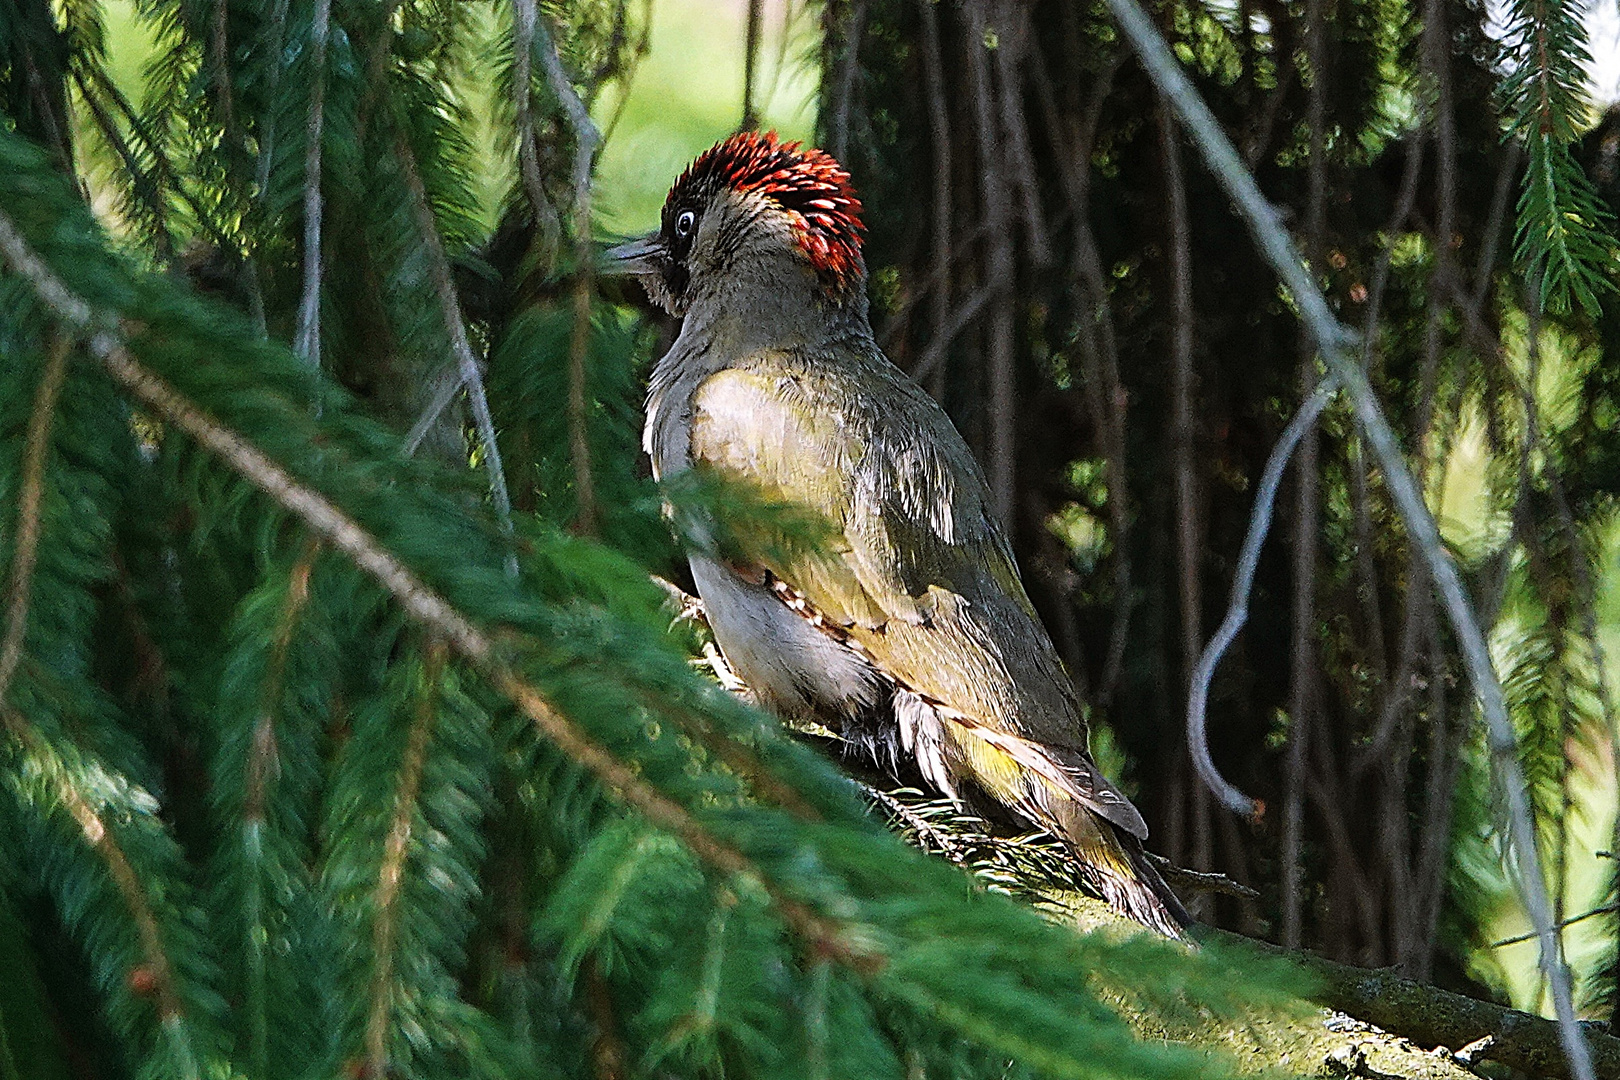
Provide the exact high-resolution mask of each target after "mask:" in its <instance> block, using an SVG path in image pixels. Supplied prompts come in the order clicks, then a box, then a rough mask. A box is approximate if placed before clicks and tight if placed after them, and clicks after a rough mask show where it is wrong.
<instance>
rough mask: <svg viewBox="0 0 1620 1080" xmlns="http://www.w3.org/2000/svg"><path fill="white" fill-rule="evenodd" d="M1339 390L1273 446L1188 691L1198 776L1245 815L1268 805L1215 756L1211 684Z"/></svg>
mask: <svg viewBox="0 0 1620 1080" xmlns="http://www.w3.org/2000/svg"><path fill="white" fill-rule="evenodd" d="M1336 389H1337V383H1336V381H1335V380H1334V379H1332V378H1328V379H1325V380H1323V381H1322V382H1321V383H1319V384H1318V385H1317V387H1316V389H1315V391H1313V392H1312V394H1311V396H1310V397H1308V398H1306V399H1305V401H1304V403H1303V404H1302V405H1300V407H1299V411H1298V412H1296V413H1295V414H1294V419H1293V420H1291V421H1289V424H1288V427H1287V428H1285V429H1284V430H1283V433H1282V437H1281V438H1279V439H1278V440H1277V445H1276V446H1274V447H1272V449H1271V457H1269V458H1268V459H1266V468H1265V471H1264V472H1263V473H1261V475H1260V486H1259V487H1258V488H1257V489H1256V490H1255V496H1254V509H1253V510H1251V511H1250V512H1249V531H1248V533H1247V534H1246V535H1245V536H1244V537H1243V548H1242V552H1241V554H1239V556H1238V565H1237V572H1236V573H1235V574H1233V575H1232V600H1231V603H1230V605H1229V606H1228V607H1227V610H1226V618H1225V620H1224V621H1222V623H1221V626H1220V629H1218V630H1216V631H1215V636H1214V637H1212V638H1210V639H1209V644H1208V645H1207V646H1206V647H1205V648H1204V655H1203V656H1201V657H1199V660H1198V667H1197V668H1196V669H1195V670H1194V672H1193V678H1192V686H1191V688H1190V689H1189V691H1188V693H1187V743H1188V747H1189V748H1190V749H1191V751H1192V757H1193V764H1195V765H1196V766H1197V767H1198V775H1199V776H1201V777H1203V779H1204V783H1206V784H1208V785H1209V787H1210V790H1212V791H1214V792H1215V795H1216V797H1217V798H1219V799H1220V801H1221V805H1223V806H1225V807H1226V808H1227V809H1228V810H1230V811H1232V812H1233V813H1234V814H1240V815H1242V816H1244V817H1250V816H1253V815H1255V814H1257V813H1258V812H1259V811H1260V810H1261V809H1263V808H1262V807H1261V806H1259V805H1258V804H1257V803H1255V801H1254V800H1252V799H1250V798H1249V797H1248V796H1247V795H1245V794H1243V793H1242V792H1241V791H1239V790H1238V789H1237V788H1235V787H1233V786H1232V785H1231V784H1229V783H1227V782H1226V780H1225V779H1224V778H1223V777H1222V776H1221V774H1220V771H1219V770H1217V769H1216V768H1215V762H1214V761H1213V760H1211V759H1210V756H1209V738H1208V736H1207V735H1206V734H1205V723H1206V716H1205V711H1206V706H1207V704H1208V702H1209V687H1210V683H1211V682H1213V681H1214V678H1215V668H1216V665H1218V664H1219V663H1220V662H1221V657H1222V656H1224V655H1225V654H1226V650H1227V649H1228V648H1229V647H1230V646H1231V644H1232V642H1233V641H1234V640H1235V639H1236V638H1237V635H1238V631H1239V630H1241V629H1243V624H1244V622H1246V621H1247V620H1248V618H1249V593H1250V591H1251V590H1252V589H1253V588H1254V574H1255V570H1256V569H1257V568H1258V567H1259V565H1260V547H1261V545H1262V544H1264V543H1265V540H1266V531H1267V530H1268V529H1269V528H1270V527H1271V511H1272V508H1273V506H1275V504H1276V501H1277V490H1278V488H1280V487H1281V486H1282V476H1283V470H1284V469H1285V468H1287V466H1288V459H1289V458H1290V457H1291V456H1292V455H1293V453H1294V448H1295V447H1296V446H1298V445H1299V443H1300V440H1301V439H1303V438H1304V437H1305V433H1306V432H1308V431H1310V430H1311V429H1312V428H1313V427H1314V426H1315V424H1316V420H1317V418H1318V417H1319V416H1321V415H1322V410H1323V409H1325V408H1327V404H1328V402H1329V401H1330V400H1331V399H1332V397H1333V392H1334V390H1336Z"/></svg>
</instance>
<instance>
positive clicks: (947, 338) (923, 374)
mask: <svg viewBox="0 0 1620 1080" xmlns="http://www.w3.org/2000/svg"><path fill="white" fill-rule="evenodd" d="M996 292H997V289H996V287H995V286H993V285H984V286H981V287H979V288H977V289H974V290H973V292H972V293H971V294H969V295H968V297H967V298H966V299H965V300H963V301H962V302H961V303H960V304H958V305H957V306H956V311H955V312H954V313H953V314H952V315H951V317H950V321H949V322H948V323H946V324H945V326H944V327H942V328H941V329H940V330H939V331H938V332H936V333H935V334H934V336H933V337H932V338H930V339H929V341H928V346H927V348H925V349H923V354H922V356H921V357H919V358H918V360H917V366H916V367H914V368H912V369H911V377H912V378H913V379H916V380H917V381H918V382H924V381H926V380H928V379H929V378H930V377H932V376H933V375H934V373H935V372H936V371H938V370H939V365H940V364H941V363H942V362H943V361H944V359H945V355H946V353H947V352H948V351H949V350H950V347H951V342H953V341H955V340H956V339H957V337H958V335H960V334H961V333H962V331H963V330H966V329H967V328H968V327H969V326H971V325H972V324H973V322H974V320H976V319H977V318H978V317H979V316H980V315H982V314H983V313H984V309H985V305H987V304H988V303H990V299H991V297H993V296H994V295H995V294H996Z"/></svg>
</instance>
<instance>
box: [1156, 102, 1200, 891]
mask: <svg viewBox="0 0 1620 1080" xmlns="http://www.w3.org/2000/svg"><path fill="white" fill-rule="evenodd" d="M1154 120H1155V127H1157V129H1158V136H1159V160H1160V167H1161V169H1162V170H1163V173H1164V190H1165V209H1166V214H1165V218H1166V233H1167V236H1166V239H1167V241H1168V243H1167V244H1166V245H1165V246H1166V247H1167V249H1168V261H1169V278H1170V281H1169V286H1170V288H1169V292H1170V326H1171V332H1170V427H1169V431H1168V432H1167V435H1168V442H1169V443H1170V460H1171V469H1172V472H1173V475H1174V487H1175V507H1176V510H1175V522H1176V580H1177V585H1178V589H1177V591H1178V593H1179V594H1180V596H1179V599H1180V601H1181V677H1182V679H1183V680H1185V682H1184V684H1183V685H1185V686H1191V685H1192V678H1193V672H1194V671H1195V670H1196V669H1197V666H1198V654H1199V653H1200V652H1201V651H1202V647H1203V640H1204V628H1203V611H1204V599H1203V589H1202V584H1203V583H1202V580H1201V576H1200V574H1199V561H1200V560H1199V556H1200V553H1201V551H1202V544H1201V537H1200V527H1199V525H1200V523H1199V514H1198V475H1197V471H1196V466H1195V465H1194V449H1195V448H1194V443H1195V442H1196V440H1197V437H1198V436H1197V428H1196V426H1195V422H1194V420H1193V390H1194V381H1195V379H1196V375H1195V373H1194V371H1193V317H1194V314H1193V295H1192V222H1191V220H1190V219H1189V214H1188V211H1187V186H1186V177H1185V175H1184V173H1183V170H1182V167H1181V146H1180V135H1179V133H1178V132H1177V131H1176V121H1175V118H1174V117H1172V116H1171V115H1170V111H1169V109H1168V108H1167V107H1166V106H1164V105H1162V104H1161V105H1160V106H1159V108H1157V109H1155V110H1154ZM1187 786H1190V787H1191V789H1192V790H1191V791H1190V792H1189V794H1190V795H1191V796H1192V815H1191V817H1192V850H1191V852H1190V856H1191V857H1190V862H1191V863H1192V864H1193V865H1194V866H1197V867H1200V868H1203V869H1206V870H1207V869H1208V868H1209V867H1210V866H1211V865H1212V860H1213V856H1214V836H1213V830H1212V827H1211V826H1212V824H1213V821H1212V818H1211V814H1210V799H1209V790H1208V789H1207V788H1206V787H1204V786H1202V785H1187ZM1175 817H1176V819H1177V824H1178V827H1179V826H1180V824H1181V823H1182V822H1183V821H1184V820H1185V815H1184V814H1182V813H1177V814H1176V815H1175Z"/></svg>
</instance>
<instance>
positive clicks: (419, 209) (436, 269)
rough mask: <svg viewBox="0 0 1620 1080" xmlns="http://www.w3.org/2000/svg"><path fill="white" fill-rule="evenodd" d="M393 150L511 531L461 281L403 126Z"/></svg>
mask: <svg viewBox="0 0 1620 1080" xmlns="http://www.w3.org/2000/svg"><path fill="white" fill-rule="evenodd" d="M394 154H395V156H397V157H398V159H399V166H400V169H401V170H402V171H403V172H404V175H405V186H406V189H407V190H408V191H409V192H410V196H411V211H412V213H413V214H414V215H415V217H416V227H417V229H418V230H419V231H420V232H421V234H422V243H423V245H424V246H425V247H426V248H427V252H428V272H429V274H430V275H431V276H432V278H433V289H434V291H435V292H436V293H438V296H439V309H440V311H441V312H442V313H443V315H444V328H445V331H446V332H447V333H449V335H450V347H451V349H452V351H453V352H454V353H455V357H456V369H457V371H458V372H459V373H460V381H461V385H462V386H464V387H466V388H467V400H468V401H469V402H470V403H471V404H472V413H473V423H474V424H475V425H476V426H477V428H478V444H479V449H481V450H482V451H483V455H484V468H485V469H486V470H488V472H489V494H490V499H491V500H492V501H493V502H494V503H495V516H496V518H497V520H499V521H500V524H501V531H502V532H504V533H506V535H507V536H509V537H510V536H511V535H512V497H511V495H509V494H508V493H507V490H506V470H505V469H504V468H503V467H502V465H501V448H500V445H499V444H498V443H497V442H496V441H495V421H494V419H493V418H492V417H491V416H490V412H489V396H488V395H487V394H486V393H485V392H484V376H483V373H482V372H481V371H480V370H479V367H478V358H477V357H476V356H474V355H473V350H472V343H471V342H470V341H468V339H467V322H466V320H465V319H464V318H462V314H461V300H460V298H459V297H457V295H456V283H455V280H454V279H453V278H452V277H451V274H450V259H449V257H448V256H447V255H446V254H445V252H444V238H443V237H441V236H440V235H439V224H438V222H437V221H435V220H434V219H433V207H432V206H431V205H429V203H428V196H427V188H426V187H424V186H423V184H422V174H421V171H420V170H418V169H417V167H416V155H415V154H413V153H412V152H411V145H410V142H409V141H408V140H407V139H406V137H405V132H404V130H403V128H402V129H401V130H400V131H399V133H398V134H397V135H396V137H395V139H394ZM506 571H507V574H508V575H509V576H510V577H517V572H518V567H517V556H515V555H511V554H509V555H507V557H506Z"/></svg>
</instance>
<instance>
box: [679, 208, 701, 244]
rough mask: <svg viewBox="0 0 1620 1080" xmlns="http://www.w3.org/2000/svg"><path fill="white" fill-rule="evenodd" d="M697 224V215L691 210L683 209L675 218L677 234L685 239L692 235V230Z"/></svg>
mask: <svg viewBox="0 0 1620 1080" xmlns="http://www.w3.org/2000/svg"><path fill="white" fill-rule="evenodd" d="M696 226H697V215H696V214H694V213H692V211H690V210H682V211H681V213H680V216H679V217H677V218H676V219H675V235H676V236H678V237H680V238H681V239H682V240H685V239H686V238H687V237H688V236H691V235H692V230H693V229H694V228H695V227H696Z"/></svg>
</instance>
